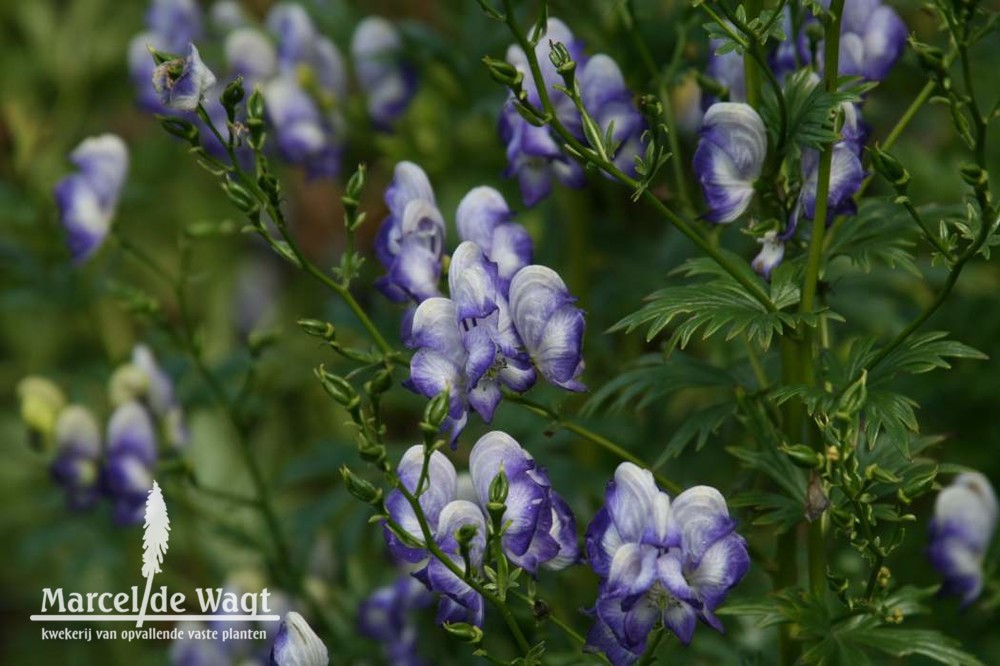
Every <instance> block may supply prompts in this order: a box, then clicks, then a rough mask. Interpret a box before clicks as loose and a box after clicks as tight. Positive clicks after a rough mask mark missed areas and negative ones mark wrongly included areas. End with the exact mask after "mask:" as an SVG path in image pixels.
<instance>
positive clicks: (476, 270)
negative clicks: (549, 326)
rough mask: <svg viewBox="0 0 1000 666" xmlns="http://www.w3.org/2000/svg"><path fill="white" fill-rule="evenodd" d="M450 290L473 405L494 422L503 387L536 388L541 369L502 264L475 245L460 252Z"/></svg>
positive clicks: (453, 266)
mask: <svg viewBox="0 0 1000 666" xmlns="http://www.w3.org/2000/svg"><path fill="white" fill-rule="evenodd" d="M518 275H520V272H519V273H518ZM515 279H516V276H515ZM448 287H449V291H450V293H451V298H452V300H453V301H454V302H455V307H456V315H457V317H458V320H457V321H456V322H455V325H456V326H457V327H458V329H459V332H460V335H461V338H462V345H463V347H464V348H465V352H466V365H465V381H466V389H467V392H468V399H469V405H470V406H471V407H472V408H473V409H475V410H476V412H477V413H478V414H479V415H480V416H481V417H482V418H483V420H484V421H486V422H487V423H489V422H490V421H492V420H493V413H494V411H495V410H496V407H497V405H498V404H499V403H500V399H501V397H502V393H501V387H502V386H505V387H507V388H510V389H512V390H514V391H517V392H518V393H523V392H524V391H527V390H528V389H529V388H531V387H532V385H534V383H535V379H536V375H535V371H534V369H533V368H532V367H531V360H530V359H529V357H528V355H527V354H525V353H524V352H523V351H521V347H522V346H523V344H522V342H521V338H520V337H519V336H518V333H517V331H516V330H515V328H514V322H513V320H512V319H511V315H510V309H509V307H508V305H507V299H506V298H505V297H504V294H503V285H502V283H501V281H500V277H499V271H498V268H497V265H496V264H495V263H493V262H492V261H490V260H489V259H487V258H486V255H484V254H483V251H482V250H481V249H480V248H479V246H478V245H476V244H475V243H473V242H472V241H465V242H464V243H462V244H461V245H459V246H458V248H456V249H455V253H454V254H453V255H452V257H451V266H450V268H449V269H448Z"/></svg>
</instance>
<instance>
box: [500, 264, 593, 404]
mask: <svg viewBox="0 0 1000 666" xmlns="http://www.w3.org/2000/svg"><path fill="white" fill-rule="evenodd" d="M575 301H576V299H575V298H574V297H573V296H571V295H570V294H569V291H568V290H567V289H566V284H565V283H564V282H563V281H562V278H560V277H559V274H558V273H556V272H555V271H554V270H552V269H551V268H546V267H545V266H527V267H525V268H522V269H521V270H520V271H518V273H517V275H515V276H514V279H513V280H512V281H511V284H510V316H511V319H512V321H513V323H514V329H515V330H516V331H517V333H518V334H519V335H520V338H521V340H522V341H523V343H524V349H525V350H526V352H527V354H528V356H529V357H530V358H531V361H532V363H533V364H534V366H535V368H537V369H538V372H540V373H541V374H542V376H543V377H545V379H546V380H548V381H549V382H550V383H551V384H555V385H556V386H559V387H561V388H564V389H567V390H569V391H585V390H586V386H584V385H583V384H582V383H581V382H580V381H579V377H580V375H581V374H582V373H583V366H584V363H583V332H584V328H585V326H586V322H585V321H584V318H583V311H582V310H580V309H579V308H577V307H575V306H574V305H573V303H574V302H575Z"/></svg>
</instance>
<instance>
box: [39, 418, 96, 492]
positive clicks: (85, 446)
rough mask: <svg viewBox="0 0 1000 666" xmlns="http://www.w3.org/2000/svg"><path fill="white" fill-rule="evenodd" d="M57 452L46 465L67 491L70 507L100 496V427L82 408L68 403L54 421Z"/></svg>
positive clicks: (55, 479) (57, 481)
mask: <svg viewBox="0 0 1000 666" xmlns="http://www.w3.org/2000/svg"><path fill="white" fill-rule="evenodd" d="M55 441H56V455H55V458H54V459H53V460H52V463H51V464H50V465H49V471H50V473H51V474H52V479H53V480H54V481H55V482H56V483H57V484H58V485H59V486H61V487H62V488H63V489H64V490H65V492H66V504H67V506H69V508H70V509H72V510H75V511H77V510H84V509H89V508H91V507H92V506H94V504H96V503H97V501H98V500H99V499H100V496H101V487H100V472H101V462H100V459H101V430H100V426H99V425H98V424H97V419H95V418H94V415H93V414H92V413H91V412H90V410H88V409H87V408H85V407H81V406H80V405H69V406H68V407H66V408H64V409H63V410H62V411H60V412H59V418H58V419H57V420H56V424H55Z"/></svg>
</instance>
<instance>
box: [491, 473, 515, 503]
mask: <svg viewBox="0 0 1000 666" xmlns="http://www.w3.org/2000/svg"><path fill="white" fill-rule="evenodd" d="M509 490H510V485H509V483H508V482H507V473H506V472H504V471H503V468H502V467H501V469H500V471H499V472H497V475H496V476H494V477H493V480H492V481H490V502H494V503H496V504H504V503H505V502H506V501H507V493H508V492H509Z"/></svg>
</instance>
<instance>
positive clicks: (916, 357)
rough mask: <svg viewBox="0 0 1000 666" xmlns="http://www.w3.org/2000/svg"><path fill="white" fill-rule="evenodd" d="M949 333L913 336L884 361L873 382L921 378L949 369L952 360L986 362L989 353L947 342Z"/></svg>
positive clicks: (870, 378) (875, 373) (873, 374)
mask: <svg viewBox="0 0 1000 666" xmlns="http://www.w3.org/2000/svg"><path fill="white" fill-rule="evenodd" d="M946 337H948V333H947V332H945V331H930V332H928V333H918V334H914V335H911V336H910V337H909V338H907V340H906V341H905V342H904V343H903V344H901V345H900V346H899V347H897V348H896V349H894V350H892V352H891V353H890V354H889V355H888V356H886V357H885V359H883V360H882V362H881V363H880V364H879V365H878V366H877V367H876V368H875V370H874V371H873V372H872V374H871V376H870V377H869V381H870V382H871V383H873V384H874V383H876V382H877V381H878V380H880V379H889V378H891V377H892V376H894V375H897V374H901V373H906V374H911V375H917V374H920V373H923V372H930V371H931V370H934V369H937V368H943V369H949V368H951V364H950V363H948V361H947V360H946V359H948V358H972V359H977V360H984V359H986V358H988V357H987V356H986V354H984V353H982V352H981V351H979V350H978V349H974V348H972V347H970V346H968V345H965V344H962V343H961V342H957V341H954V340H946V339H945V338H946Z"/></svg>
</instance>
